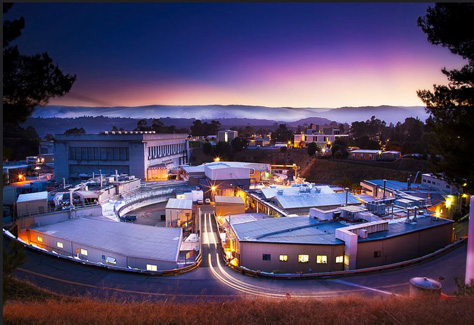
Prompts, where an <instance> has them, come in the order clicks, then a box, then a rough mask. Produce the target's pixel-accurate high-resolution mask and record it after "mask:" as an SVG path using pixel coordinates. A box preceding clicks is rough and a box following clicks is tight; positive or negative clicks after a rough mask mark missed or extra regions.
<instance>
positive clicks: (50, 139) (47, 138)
mask: <svg viewBox="0 0 474 325" xmlns="http://www.w3.org/2000/svg"><path fill="white" fill-rule="evenodd" d="M44 139H45V140H46V141H54V135H52V134H51V133H48V134H46V135H45V136H44Z"/></svg>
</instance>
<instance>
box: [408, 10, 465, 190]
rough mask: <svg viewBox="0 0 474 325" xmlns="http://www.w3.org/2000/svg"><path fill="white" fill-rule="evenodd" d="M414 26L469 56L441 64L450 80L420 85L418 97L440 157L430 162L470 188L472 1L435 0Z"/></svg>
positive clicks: (451, 179)
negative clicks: (456, 65) (457, 64)
mask: <svg viewBox="0 0 474 325" xmlns="http://www.w3.org/2000/svg"><path fill="white" fill-rule="evenodd" d="M418 26H420V27H421V29H422V30H423V31H424V32H425V33H426V34H427V36H428V41H429V42H430V43H432V44H434V45H441V46H443V47H446V48H448V49H449V50H450V51H451V52H452V53H453V54H456V55H460V56H462V57H463V58H464V59H466V60H467V61H468V63H467V64H466V65H464V66H463V67H462V68H461V69H459V70H457V69H453V70H447V69H446V68H444V69H442V70H441V71H442V73H443V74H444V75H445V76H446V77H447V79H448V82H449V83H448V85H447V86H444V85H434V90H433V91H430V90H418V91H417V94H418V97H419V98H420V99H421V100H422V101H423V102H424V103H425V105H426V111H427V113H429V114H430V117H429V119H428V120H427V123H428V126H429V127H430V129H431V131H432V132H433V135H434V137H430V139H431V144H432V147H433V149H434V150H435V151H434V153H435V154H440V155H441V156H442V157H443V158H444V159H442V160H439V161H436V162H434V163H433V164H432V166H431V167H432V168H433V170H434V171H435V172H439V173H443V174H444V176H445V177H446V178H447V179H448V180H450V181H451V182H453V183H455V184H457V185H463V184H464V183H466V186H465V188H464V189H465V191H467V192H469V193H472V192H473V191H474V162H473V160H472V158H471V157H472V148H473V147H474V137H473V136H472V130H473V129H474V4H472V3H459V4H457V3H456V4H455V3H446V4H443V3H437V4H436V5H435V6H434V7H429V8H428V10H427V14H426V16H424V17H420V18H418Z"/></svg>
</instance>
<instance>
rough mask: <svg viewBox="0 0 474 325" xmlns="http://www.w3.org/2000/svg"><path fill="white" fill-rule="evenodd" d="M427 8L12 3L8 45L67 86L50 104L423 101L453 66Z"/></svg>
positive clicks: (417, 103) (455, 64) (321, 105)
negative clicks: (427, 26)
mask: <svg viewBox="0 0 474 325" xmlns="http://www.w3.org/2000/svg"><path fill="white" fill-rule="evenodd" d="M429 5H430V4H428V3H208V4H202V3H201V4H200V3H184V4H172V3H16V4H14V6H13V8H12V9H10V11H9V12H8V13H7V14H5V16H4V19H7V20H8V19H15V18H19V17H21V16H23V17H24V18H25V28H24V29H23V32H22V35H21V36H20V37H19V38H18V39H17V40H16V41H15V42H14V44H15V45H18V47H19V49H20V51H21V52H22V53H23V54H35V53H40V52H48V53H49V55H50V56H51V57H52V58H53V60H54V61H55V63H57V64H58V65H59V67H60V68H61V69H62V71H63V72H65V73H70V74H76V75H77V80H76V82H75V84H74V85H73V88H72V90H71V92H70V93H69V94H67V95H65V96H64V97H61V98H53V99H51V100H50V103H49V104H50V105H67V106H92V107H94V106H143V105H154V104H156V105H208V104H221V105H231V104H240V105H260V106H269V107H319V108H335V107H342V106H378V105H394V106H422V105H423V103H422V102H421V100H420V99H419V98H418V97H417V96H416V90H417V89H432V86H433V84H446V78H445V77H444V75H443V74H442V73H441V71H440V70H441V69H442V68H443V67H447V68H460V67H461V66H462V65H463V64H464V61H463V59H462V58H460V57H459V56H456V55H454V54H451V53H450V52H449V50H447V49H446V48H443V47H441V46H435V45H432V44H430V43H429V42H428V41H427V39H426V35H425V34H424V33H423V31H422V30H421V28H419V27H418V26H417V22H416V20H417V18H418V17H420V16H423V15H425V14H426V9H427V8H428V6H429Z"/></svg>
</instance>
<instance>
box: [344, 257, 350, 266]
mask: <svg viewBox="0 0 474 325" xmlns="http://www.w3.org/2000/svg"><path fill="white" fill-rule="evenodd" d="M344 265H349V256H347V255H344Z"/></svg>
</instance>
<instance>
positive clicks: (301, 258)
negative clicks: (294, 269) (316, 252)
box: [298, 255, 309, 263]
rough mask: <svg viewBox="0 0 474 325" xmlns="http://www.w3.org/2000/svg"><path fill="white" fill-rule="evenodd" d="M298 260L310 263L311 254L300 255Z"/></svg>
mask: <svg viewBox="0 0 474 325" xmlns="http://www.w3.org/2000/svg"><path fill="white" fill-rule="evenodd" d="M298 262H299V263H308V262H309V255H298Z"/></svg>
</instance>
